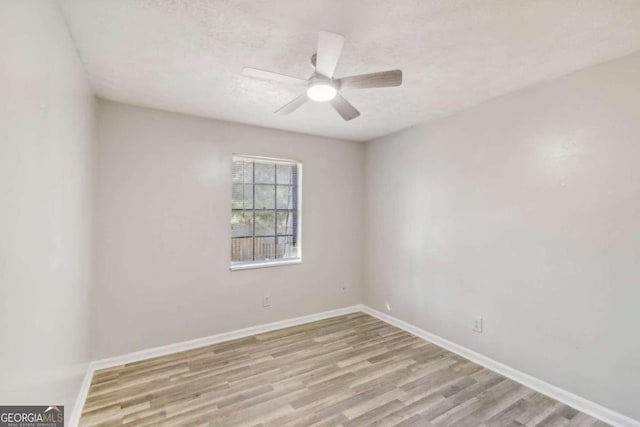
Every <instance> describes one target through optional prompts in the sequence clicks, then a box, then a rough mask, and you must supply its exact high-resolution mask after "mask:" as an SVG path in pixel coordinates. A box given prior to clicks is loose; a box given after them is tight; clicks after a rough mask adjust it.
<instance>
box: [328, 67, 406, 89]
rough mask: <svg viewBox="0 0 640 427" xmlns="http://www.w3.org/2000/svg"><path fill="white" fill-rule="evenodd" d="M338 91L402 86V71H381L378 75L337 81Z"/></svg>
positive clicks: (366, 75) (364, 75)
mask: <svg viewBox="0 0 640 427" xmlns="http://www.w3.org/2000/svg"><path fill="white" fill-rule="evenodd" d="M338 82H339V83H340V89H366V88H374V87H391V86H400V85H401V84H402V70H391V71H381V72H379V73H371V74H360V75H359V76H349V77H343V78H341V79H338Z"/></svg>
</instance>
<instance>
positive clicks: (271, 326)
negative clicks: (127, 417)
mask: <svg viewBox="0 0 640 427" xmlns="http://www.w3.org/2000/svg"><path fill="white" fill-rule="evenodd" d="M359 311H363V306H361V305H353V306H350V307H344V308H338V309H336V310H330V311H324V312H322V313H316V314H310V315H307V316H301V317H295V318H293V319H287V320H281V321H279V322H272V323H265V324H263V325H257V326H251V327H249V328H244V329H238V330H235V331H231V332H224V333H221V334H217V335H211V336H208V337H203V338H197V339H194V340H190V341H183V342H180V343H176V344H169V345H164V346H161V347H154V348H149V349H146V350H141V351H136V352H134V353H129V354H124V355H121V356H115V357H109V358H107V359H101V360H96V361H93V362H91V363H90V364H89V367H88V368H87V372H86V374H85V376H84V381H83V382H82V387H81V388H80V392H79V393H78V398H77V399H76V404H75V406H74V407H73V412H72V414H71V419H70V420H69V424H68V427H77V426H78V423H79V422H80V415H81V414H82V408H83V407H84V402H85V400H86V399H87V395H88V393H89V387H90V386H91V378H92V377H93V373H94V372H95V371H97V370H100V369H106V368H112V367H114V366H120V365H124V364H126V363H133V362H139V361H141V360H146V359H153V358H154V357H160V356H166V355H168V354H173V353H178V352H181V351H186V350H192V349H194V348H199V347H205V346H208V345H212V344H219V343H222V342H226V341H232V340H237V339H239V338H245V337H249V336H252V335H258V334H263V333H265V332H271V331H276V330H278V329H284V328H289V327H291V326H298V325H303V324H305V323H310V322H315V321H317V320H323V319H328V318H330V317H336V316H342V315H344V314H350V313H357V312H359Z"/></svg>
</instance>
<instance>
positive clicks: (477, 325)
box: [471, 317, 482, 334]
mask: <svg viewBox="0 0 640 427" xmlns="http://www.w3.org/2000/svg"><path fill="white" fill-rule="evenodd" d="M471 330H473V331H474V332H478V333H480V334H481V333H482V317H476V318H475V319H474V320H473V328H471Z"/></svg>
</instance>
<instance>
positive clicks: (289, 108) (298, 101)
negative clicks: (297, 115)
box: [275, 93, 309, 115]
mask: <svg viewBox="0 0 640 427" xmlns="http://www.w3.org/2000/svg"><path fill="white" fill-rule="evenodd" d="M308 100H309V98H308V97H307V94H306V93H303V94H302V95H300V96H298V97H297V98H295V99H293V101H291V102H289V103H288V104H286V105H285V106H283V107H280V108H279V109H277V110H276V111H275V113H276V114H284V115H286V114H291V113H293V112H294V111H295V110H297V109H298V108H300V107H301V106H302V105H303V104H304V103H305V102H307V101H308Z"/></svg>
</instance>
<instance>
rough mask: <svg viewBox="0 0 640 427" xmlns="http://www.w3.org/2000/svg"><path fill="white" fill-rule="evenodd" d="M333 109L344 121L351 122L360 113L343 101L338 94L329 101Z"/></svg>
mask: <svg viewBox="0 0 640 427" xmlns="http://www.w3.org/2000/svg"><path fill="white" fill-rule="evenodd" d="M329 102H330V103H331V105H332V106H333V108H335V109H336V111H337V112H338V114H340V115H341V116H342V118H343V119H345V121H347V122H348V121H349V120H353V119H355V118H356V117H358V116H359V115H360V111H358V110H356V107H354V106H353V105H351V103H350V102H349V101H347V100H346V99H344V98H343V97H342V95H340V94H339V93H338V94H336V97H335V98H333V99H332V100H331V101H329Z"/></svg>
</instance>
